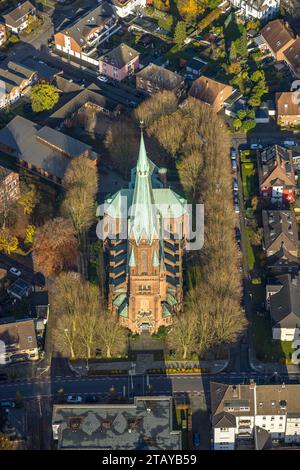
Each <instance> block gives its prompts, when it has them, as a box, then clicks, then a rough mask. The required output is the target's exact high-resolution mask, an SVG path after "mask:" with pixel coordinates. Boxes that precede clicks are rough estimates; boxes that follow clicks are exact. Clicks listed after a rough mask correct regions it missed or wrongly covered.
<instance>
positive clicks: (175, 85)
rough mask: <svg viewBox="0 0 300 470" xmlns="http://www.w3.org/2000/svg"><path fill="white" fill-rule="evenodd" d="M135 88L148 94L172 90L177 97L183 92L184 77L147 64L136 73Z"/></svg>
mask: <svg viewBox="0 0 300 470" xmlns="http://www.w3.org/2000/svg"><path fill="white" fill-rule="evenodd" d="M136 88H137V89H138V90H142V91H145V92H146V93H148V94H149V95H153V94H155V93H159V92H160V91H172V92H173V93H175V95H176V96H177V97H180V96H181V95H182V94H183V93H184V92H185V88H186V86H185V81H184V78H183V77H182V76H181V75H179V74H178V73H176V72H172V71H171V70H168V69H166V68H164V67H160V66H158V65H155V64H152V63H151V64H149V65H147V67H144V68H143V69H142V70H141V71H140V72H138V73H137V74H136Z"/></svg>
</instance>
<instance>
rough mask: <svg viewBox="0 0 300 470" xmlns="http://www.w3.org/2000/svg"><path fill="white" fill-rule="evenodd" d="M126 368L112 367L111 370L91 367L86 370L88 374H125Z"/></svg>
mask: <svg viewBox="0 0 300 470" xmlns="http://www.w3.org/2000/svg"><path fill="white" fill-rule="evenodd" d="M127 374H128V371H127V370H122V369H112V370H97V369H92V370H89V371H88V375H127Z"/></svg>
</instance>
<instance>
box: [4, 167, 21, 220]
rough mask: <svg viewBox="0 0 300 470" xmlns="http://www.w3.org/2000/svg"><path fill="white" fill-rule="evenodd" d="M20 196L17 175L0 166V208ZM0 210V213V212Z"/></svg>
mask: <svg viewBox="0 0 300 470" xmlns="http://www.w3.org/2000/svg"><path fill="white" fill-rule="evenodd" d="M19 194H20V182H19V175H18V173H16V172H15V171H12V170H8V169H7V168H4V167H3V166H0V208H1V209H2V208H3V207H4V206H5V205H6V204H7V203H10V202H13V201H15V200H16V199H18V197H19ZM1 209H0V212H1Z"/></svg>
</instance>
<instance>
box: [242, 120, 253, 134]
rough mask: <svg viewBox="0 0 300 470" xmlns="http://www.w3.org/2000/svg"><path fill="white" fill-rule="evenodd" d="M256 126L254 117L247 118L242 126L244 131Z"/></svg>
mask: <svg viewBox="0 0 300 470" xmlns="http://www.w3.org/2000/svg"><path fill="white" fill-rule="evenodd" d="M255 126H256V122H255V121H254V120H253V119H247V120H246V121H244V122H243V125H242V128H243V131H244V132H249V131H251V130H252V129H254V127H255Z"/></svg>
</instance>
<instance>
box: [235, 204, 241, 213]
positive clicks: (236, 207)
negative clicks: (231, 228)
mask: <svg viewBox="0 0 300 470" xmlns="http://www.w3.org/2000/svg"><path fill="white" fill-rule="evenodd" d="M234 212H235V213H236V214H239V213H240V206H239V205H238V204H234Z"/></svg>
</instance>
